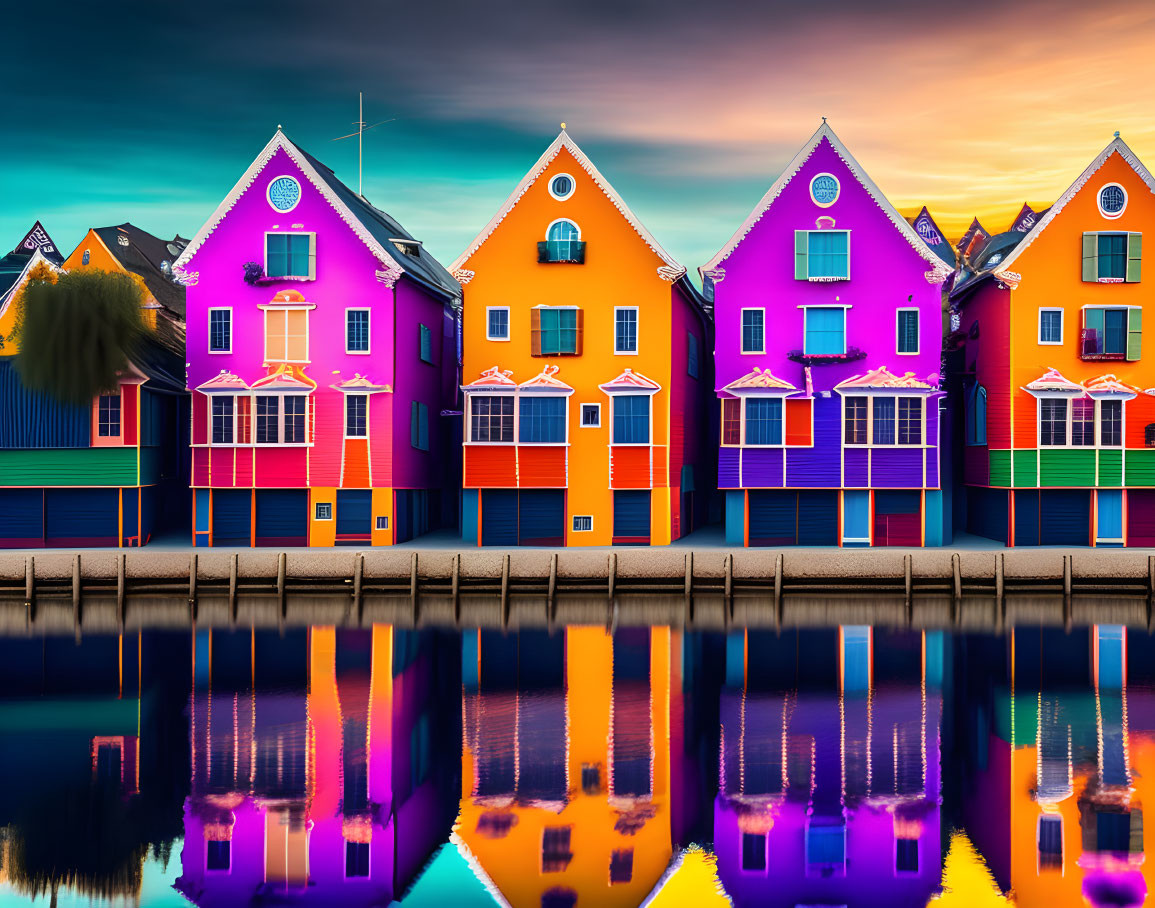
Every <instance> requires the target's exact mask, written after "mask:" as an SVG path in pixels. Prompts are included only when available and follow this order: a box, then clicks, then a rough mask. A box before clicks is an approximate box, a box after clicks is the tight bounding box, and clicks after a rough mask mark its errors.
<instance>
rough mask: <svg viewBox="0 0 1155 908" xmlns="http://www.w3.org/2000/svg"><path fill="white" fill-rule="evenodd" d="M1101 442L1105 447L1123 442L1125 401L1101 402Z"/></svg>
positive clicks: (1114, 446)
mask: <svg viewBox="0 0 1155 908" xmlns="http://www.w3.org/2000/svg"><path fill="white" fill-rule="evenodd" d="M1099 444H1101V445H1102V446H1103V447H1105V448H1112V447H1113V448H1117V447H1119V446H1120V445H1122V444H1123V401H1121V400H1104V401H1100V402H1099Z"/></svg>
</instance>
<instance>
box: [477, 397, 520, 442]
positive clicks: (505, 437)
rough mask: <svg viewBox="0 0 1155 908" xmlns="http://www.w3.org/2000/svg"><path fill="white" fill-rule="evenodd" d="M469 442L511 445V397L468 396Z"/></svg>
mask: <svg viewBox="0 0 1155 908" xmlns="http://www.w3.org/2000/svg"><path fill="white" fill-rule="evenodd" d="M469 440H470V441H480V442H488V443H505V444H512V443H513V397H512V396H511V395H507V394H503V395H494V396H481V395H472V394H471V395H470V397H469Z"/></svg>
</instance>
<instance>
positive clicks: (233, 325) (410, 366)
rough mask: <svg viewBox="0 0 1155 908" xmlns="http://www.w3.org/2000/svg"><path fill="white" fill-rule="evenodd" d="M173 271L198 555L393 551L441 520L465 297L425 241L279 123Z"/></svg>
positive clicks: (450, 484)
mask: <svg viewBox="0 0 1155 908" xmlns="http://www.w3.org/2000/svg"><path fill="white" fill-rule="evenodd" d="M174 271H175V272H176V273H177V274H178V276H180V277H181V279H182V280H183V281H184V283H185V284H186V286H187V287H188V294H187V318H188V330H187V382H188V388H189V390H190V391H191V393H192V477H191V485H192V487H193V490H194V491H193V512H194V513H193V534H192V535H193V543H194V545H198V546H203V545H216V546H220V545H234V546H236V545H240V546H248V545H313V546H331V545H340V544H351V545H367V544H372V545H390V544H393V543H398V542H404V541H406V540H408V539H410V538H412V537H413V536H416V535H419V534H420V533H423V532H425V531H426V530H428V529H430V528H431V525H432V524H435V523H436V522H437V520H436V515H437V514H438V512H439V510H440V507H441V503H440V502H439V501H438V496H439V493H440V490H441V489H443V488H454V487H455V486H456V485H457V483H456V481H455V480H454V479H453V478H452V477H450V476H449V475H448V473H447V464H450V463H456V462H457V460H458V459H459V458H452V459H447V458H446V454H447V453H448V449H449V448H450V447H451V446H452V438H453V434H454V426H455V425H456V424H455V423H452V422H444V421H443V420H442V418H441V413H442V411H443V410H444V409H446V408H451V407H452V403H453V401H454V400H455V397H456V390H455V389H456V386H457V385H458V384H459V381H458V376H457V371H458V370H457V364H458V357H457V352H456V328H457V324H458V322H457V314H456V313H457V312H458V311H459V305H458V301H459V299H460V294H461V287H460V285H459V284H458V283H457V282H456V281H455V280H454V279H453V277H452V276H450V274H449V273H448V272H447V271H446V270H445V269H444V268H442V267H441V265H440V264H438V263H437V261H436V260H435V259H434V258H433V257H432V256H431V255H430V254H429V253H428V252H427V251H426V250H425V249H424V248H423V247H422V245H421V242H420V241H419V240H417V239H414V237H413V236H412V235H411V234H409V233H408V232H406V231H405V229H404V228H402V227H401V225H400V224H398V223H397V222H396V221H395V220H394V219H393V218H391V217H390V216H389V215H388V214H386V213H385V212H383V211H381V210H380V209H378V208H375V207H373V206H372V205H371V204H370V203H369V202H368V201H367V200H366V199H365V198H364V197H363V196H361V195H358V194H357V193H355V192H354V191H353V190H351V189H349V188H348V187H347V186H345V184H344V183H342V182H341V181H340V180H338V179H337V177H336V175H335V174H334V173H333V171H331V170H330V169H329V168H328V167H326V166H325V165H324V164H322V163H321V162H320V161H318V160H316V159H315V158H313V157H312V156H310V155H309V154H307V153H306V152H305V151H303V150H302V149H301V148H299V147H298V146H297V145H295V144H294V143H293V142H291V141H289V140H288V139H287V138H286V137H285V135H284V134H283V133H282V132H280V131H279V130H278V131H277V133H276V134H275V135H274V136H273V138H272V140H271V141H270V142H269V144H268V145H266V146H265V149H264V150H263V151H262V152H261V153H260V155H258V157H257V159H256V160H255V161H253V163H252V164H251V165H250V166H249V168H248V170H246V171H245V173H244V175H243V176H242V177H241V179H240V180H239V181H238V182H237V184H236V185H235V186H234V187H233V189H232V191H231V192H229V194H228V196H227V197H226V198H225V200H224V201H223V202H221V204H220V206H219V207H218V208H217V210H216V211H215V212H214V213H213V216H212V217H211V218H210V219H209V220H208V221H207V222H206V223H205V224H204V226H203V227H201V229H200V230H199V231H198V232H197V234H196V236H195V237H194V238H193V239H192V241H191V242H190V243H189V244H188V247H187V248H186V249H185V250H184V252H183V253H182V254H181V256H180V258H179V259H178V260H177V261H176V263H175V264H174ZM444 505H445V507H446V512H448V513H451V514H452V513H455V511H456V508H457V501H456V498H453V500H451V501H447V502H445V503H444Z"/></svg>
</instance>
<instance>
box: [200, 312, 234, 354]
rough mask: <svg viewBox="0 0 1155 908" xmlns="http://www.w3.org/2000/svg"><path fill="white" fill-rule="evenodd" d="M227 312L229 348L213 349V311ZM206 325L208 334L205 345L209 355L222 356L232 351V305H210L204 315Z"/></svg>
mask: <svg viewBox="0 0 1155 908" xmlns="http://www.w3.org/2000/svg"><path fill="white" fill-rule="evenodd" d="M214 312H227V313H228V314H229V348H228V349H227V350H214V349H213V313H214ZM205 318H206V325H207V327H208V336H207V337H206V338H205V340H206V341H207V343H206V344H205V347H207V348H208V351H209V356H223V355H228V354H231V353H232V352H233V307H232V306H210V307H209V311H208V315H206V316H205Z"/></svg>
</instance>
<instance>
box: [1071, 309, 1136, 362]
mask: <svg viewBox="0 0 1155 908" xmlns="http://www.w3.org/2000/svg"><path fill="white" fill-rule="evenodd" d="M1142 352H1143V310H1142V309H1140V308H1138V307H1136V306H1130V307H1122V306H1120V307H1116V308H1108V307H1103V306H1090V307H1088V308H1086V309H1084V310H1083V346H1082V357H1083V359H1125V360H1129V361H1132V362H1133V361H1135V360H1138V359H1139V358H1140V356H1141V355H1142Z"/></svg>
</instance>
